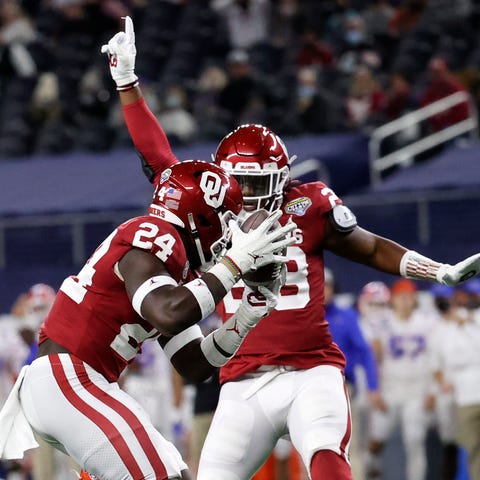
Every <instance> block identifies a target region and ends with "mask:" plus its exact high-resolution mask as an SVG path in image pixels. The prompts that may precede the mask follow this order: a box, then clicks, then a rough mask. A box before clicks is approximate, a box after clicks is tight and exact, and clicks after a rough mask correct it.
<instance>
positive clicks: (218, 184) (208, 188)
mask: <svg viewBox="0 0 480 480" xmlns="http://www.w3.org/2000/svg"><path fill="white" fill-rule="evenodd" d="M200 188H201V189H202V191H203V198H204V199H205V203H206V204H207V205H210V206H211V207H213V208H218V207H220V206H221V205H222V204H223V199H224V198H225V193H226V192H227V186H226V185H223V184H222V179H221V178H220V176H219V175H218V174H217V173H215V172H203V173H202V178H201V179H200Z"/></svg>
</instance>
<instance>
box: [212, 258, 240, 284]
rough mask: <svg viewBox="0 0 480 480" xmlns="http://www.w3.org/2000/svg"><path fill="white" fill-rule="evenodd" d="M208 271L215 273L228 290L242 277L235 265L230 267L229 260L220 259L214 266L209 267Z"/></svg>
mask: <svg viewBox="0 0 480 480" xmlns="http://www.w3.org/2000/svg"><path fill="white" fill-rule="evenodd" d="M222 260H223V259H222ZM208 273H211V274H212V275H215V276H216V277H217V278H218V280H220V282H221V283H222V285H223V286H224V288H225V290H226V291H227V292H229V291H230V290H231V288H232V287H233V286H234V285H235V284H236V283H237V282H238V280H239V278H240V277H239V276H238V275H237V271H236V270H235V269H234V268H233V267H230V264H229V262H228V261H225V262H224V261H220V262H219V263H217V264H216V265H214V266H213V267H212V268H210V269H208Z"/></svg>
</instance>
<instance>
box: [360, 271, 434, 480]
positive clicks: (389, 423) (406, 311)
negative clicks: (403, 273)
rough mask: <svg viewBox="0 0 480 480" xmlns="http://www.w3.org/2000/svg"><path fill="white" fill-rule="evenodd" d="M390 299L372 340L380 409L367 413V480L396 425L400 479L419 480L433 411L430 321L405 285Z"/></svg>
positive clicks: (375, 470)
mask: <svg viewBox="0 0 480 480" xmlns="http://www.w3.org/2000/svg"><path fill="white" fill-rule="evenodd" d="M391 295H392V297H391V304H392V310H391V312H390V314H389V316H388V317H387V321H386V323H385V326H384V328H383V329H382V330H378V331H377V335H378V337H376V338H373V342H375V343H376V353H377V361H378V364H379V368H380V391H381V394H382V396H383V400H384V402H385V403H384V405H385V407H386V408H382V409H376V410H374V411H373V412H372V416H371V432H370V448H369V450H370V456H369V459H368V465H367V468H368V475H369V477H368V478H370V479H374V478H378V477H379V476H381V470H382V468H381V463H380V453H381V452H382V450H383V448H384V446H385V442H386V441H387V439H388V438H389V437H390V435H391V434H392V432H393V429H394V428H395V427H396V426H397V425H400V426H401V432H402V440H403V446H404V449H405V453H406V465H405V477H406V479H407V480H425V478H426V472H427V456H426V444H425V442H426V434H427V430H428V427H429V424H430V422H431V412H432V410H433V407H434V396H433V395H432V384H433V381H432V380H431V371H430V369H429V365H428V361H427V360H428V354H429V351H430V342H429V338H430V337H431V334H432V329H433V328H434V326H435V320H436V319H435V317H433V316H427V315H425V312H423V311H420V310H419V309H418V305H417V287H416V285H415V283H413V282H412V281H411V280H407V279H405V278H402V279H400V280H397V281H396V282H395V283H394V284H393V286H392V289H391Z"/></svg>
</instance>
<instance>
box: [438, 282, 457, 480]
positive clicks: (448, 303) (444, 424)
mask: <svg viewBox="0 0 480 480" xmlns="http://www.w3.org/2000/svg"><path fill="white" fill-rule="evenodd" d="M454 291H455V290H454V288H453V287H449V286H447V285H433V286H432V288H431V289H430V293H431V295H432V298H433V304H434V308H435V310H436V312H437V314H438V316H439V322H438V325H437V327H436V329H435V332H434V335H433V337H432V350H431V358H432V363H433V370H434V372H435V371H436V370H437V369H438V368H439V367H438V357H439V356H441V355H442V353H441V351H442V349H443V347H442V344H443V343H444V342H445V339H449V338H450V331H451V329H452V325H455V323H456V321H457V320H456V317H457V316H458V315H460V316H461V317H463V312H462V310H463V309H460V310H459V308H458V306H457V305H454V302H453V301H452V300H453V294H454ZM434 375H437V376H438V374H435V373H434ZM445 375H446V372H445ZM444 380H445V381H446V382H449V380H448V379H447V378H446V376H445V377H444ZM435 395H436V399H435V417H436V425H437V430H438V433H439V436H440V440H441V442H442V466H441V469H442V477H441V478H442V480H455V477H456V473H457V466H458V446H457V441H456V428H455V404H454V398H453V393H452V391H450V390H449V389H445V388H441V386H439V388H437V389H436V393H435Z"/></svg>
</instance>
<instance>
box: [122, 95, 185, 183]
mask: <svg viewBox="0 0 480 480" xmlns="http://www.w3.org/2000/svg"><path fill="white" fill-rule="evenodd" d="M122 109H123V116H124V117H125V123H126V124H127V128H128V131H129V133H130V136H131V138H132V141H133V144H134V145H135V148H136V149H137V151H138V153H139V155H140V159H141V160H142V168H143V171H144V173H145V175H146V176H147V178H148V179H149V180H150V182H152V183H154V181H155V179H156V177H157V176H158V175H160V173H161V172H162V171H163V170H165V169H166V168H168V167H170V166H171V165H173V164H174V163H178V159H177V157H175V155H174V154H173V152H172V149H171V148H170V143H169V142H168V139H167V136H166V135H165V132H164V131H163V129H162V127H161V125H160V124H159V123H158V121H157V119H156V118H155V116H154V115H153V113H152V112H151V110H150V109H149V108H148V105H147V104H146V102H145V99H143V98H142V99H140V100H139V101H138V102H135V103H131V104H130V105H124V106H123V107H122Z"/></svg>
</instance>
